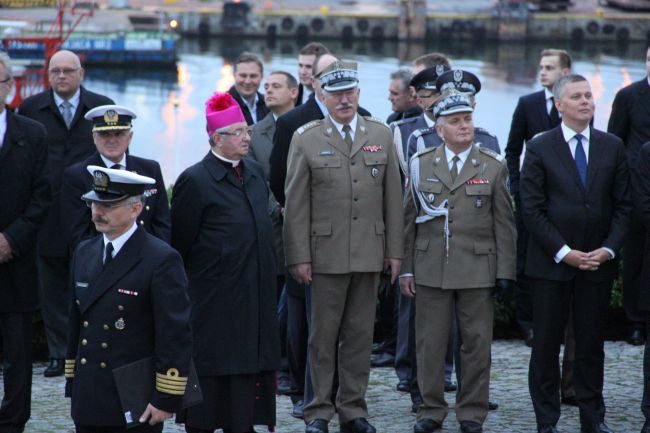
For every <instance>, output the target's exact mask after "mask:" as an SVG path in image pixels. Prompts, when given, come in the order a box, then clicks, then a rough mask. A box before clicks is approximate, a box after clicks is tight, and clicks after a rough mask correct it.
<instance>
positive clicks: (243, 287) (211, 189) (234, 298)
mask: <svg viewBox="0 0 650 433" xmlns="http://www.w3.org/2000/svg"><path fill="white" fill-rule="evenodd" d="M242 176H243V179H244V183H243V185H242V184H241V183H240V182H239V180H237V178H236V177H235V174H234V170H232V168H227V167H226V166H225V165H224V164H223V163H222V162H221V161H220V160H219V159H217V157H216V156H214V155H213V154H212V153H211V152H209V153H208V154H207V155H206V156H205V158H203V160H202V161H200V162H198V163H197V164H195V165H193V166H191V167H189V168H188V169H187V170H185V171H184V172H183V173H181V175H180V176H179V177H178V180H177V181H176V184H175V185H174V193H173V194H172V209H171V214H172V246H173V247H174V248H176V249H177V250H178V252H180V254H181V256H182V257H183V260H184V262H185V270H186V272H187V276H188V279H189V287H190V289H189V293H190V299H191V301H192V329H193V332H194V361H195V364H196V369H197V372H198V374H199V376H216V375H232V374H249V373H257V372H260V371H265V370H276V369H277V368H279V367H280V339H279V336H278V325H277V318H276V291H275V279H276V268H275V252H274V248H273V233H272V230H271V221H270V218H269V215H268V212H267V203H268V187H267V184H266V180H265V178H264V174H263V173H262V169H261V168H260V166H259V165H258V164H257V163H255V162H254V161H250V160H246V161H245V162H244V168H243V170H242Z"/></svg>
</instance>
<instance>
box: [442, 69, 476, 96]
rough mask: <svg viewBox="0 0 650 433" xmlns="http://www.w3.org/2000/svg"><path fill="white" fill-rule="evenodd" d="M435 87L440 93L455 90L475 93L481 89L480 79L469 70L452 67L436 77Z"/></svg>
mask: <svg viewBox="0 0 650 433" xmlns="http://www.w3.org/2000/svg"><path fill="white" fill-rule="evenodd" d="M436 88H437V89H438V91H439V92H440V93H445V92H451V91H455V92H460V93H469V94H470V95H476V94H477V93H478V92H480V91H481V80H479V79H478V77H477V76H476V75H474V74H472V73H471V72H467V71H463V70H462V69H452V70H450V71H447V72H445V73H444V74H442V75H440V76H439V77H438V79H437V80H436Z"/></svg>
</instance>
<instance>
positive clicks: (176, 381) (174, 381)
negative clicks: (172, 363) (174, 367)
mask: <svg viewBox="0 0 650 433" xmlns="http://www.w3.org/2000/svg"><path fill="white" fill-rule="evenodd" d="M156 382H161V383H165V384H168V385H181V384H182V385H183V386H185V385H186V384H187V377H180V376H169V375H164V374H160V373H156Z"/></svg>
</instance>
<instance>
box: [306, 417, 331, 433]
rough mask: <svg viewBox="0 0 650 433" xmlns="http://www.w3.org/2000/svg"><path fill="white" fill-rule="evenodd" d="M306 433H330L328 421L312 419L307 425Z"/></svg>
mask: <svg viewBox="0 0 650 433" xmlns="http://www.w3.org/2000/svg"><path fill="white" fill-rule="evenodd" d="M305 433H329V431H328V430H327V421H325V420H324V419H320V418H316V419H312V420H311V421H309V422H308V423H307V427H305Z"/></svg>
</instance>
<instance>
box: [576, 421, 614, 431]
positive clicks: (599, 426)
mask: <svg viewBox="0 0 650 433" xmlns="http://www.w3.org/2000/svg"><path fill="white" fill-rule="evenodd" d="M580 433H614V430H612V429H611V428H609V427H608V426H607V424H605V423H604V422H599V423H598V424H592V425H581V426H580Z"/></svg>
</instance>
